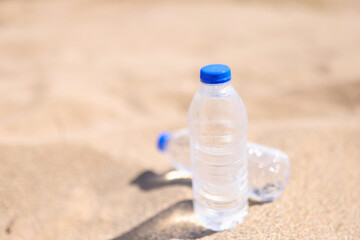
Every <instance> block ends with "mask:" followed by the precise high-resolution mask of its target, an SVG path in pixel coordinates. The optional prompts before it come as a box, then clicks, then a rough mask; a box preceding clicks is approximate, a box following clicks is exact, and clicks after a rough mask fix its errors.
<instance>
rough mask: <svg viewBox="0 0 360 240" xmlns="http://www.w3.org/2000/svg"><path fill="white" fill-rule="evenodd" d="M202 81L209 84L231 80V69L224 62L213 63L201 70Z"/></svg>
mask: <svg viewBox="0 0 360 240" xmlns="http://www.w3.org/2000/svg"><path fill="white" fill-rule="evenodd" d="M200 79H201V82H203V83H207V84H219V83H226V82H228V81H230V80H231V70H230V68H229V67H228V66H226V65H223V64H211V65H207V66H205V67H202V68H201V70H200Z"/></svg>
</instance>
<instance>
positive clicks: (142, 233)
mask: <svg viewBox="0 0 360 240" xmlns="http://www.w3.org/2000/svg"><path fill="white" fill-rule="evenodd" d="M213 233H215V232H214V231H212V230H209V229H206V228H204V227H202V226H201V225H200V224H199V223H198V222H197V221H196V217H195V214H194V211H193V205H192V200H184V201H180V202H178V203H176V204H174V205H172V206H170V207H169V208H167V209H166V210H164V211H162V212H160V213H158V214H156V215H155V216H154V217H152V218H150V219H148V220H147V221H145V222H143V223H141V224H139V225H138V226H136V227H135V228H133V229H131V230H130V231H128V232H126V233H124V234H122V235H121V236H118V237H115V238H113V239H112V240H132V239H160V240H161V239H171V238H176V239H197V238H202V237H204V236H207V235H211V234H213Z"/></svg>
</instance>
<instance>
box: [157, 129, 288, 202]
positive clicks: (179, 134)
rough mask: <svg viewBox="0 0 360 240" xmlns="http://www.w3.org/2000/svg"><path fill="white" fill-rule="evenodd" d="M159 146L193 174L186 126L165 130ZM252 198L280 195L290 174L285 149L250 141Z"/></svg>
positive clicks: (265, 199)
mask: <svg viewBox="0 0 360 240" xmlns="http://www.w3.org/2000/svg"><path fill="white" fill-rule="evenodd" d="M157 146H158V149H159V150H160V151H161V152H162V153H165V154H167V155H168V156H169V159H170V161H171V163H172V165H173V166H174V167H175V168H176V169H177V170H179V171H182V172H184V173H187V174H189V175H191V174H192V170H191V161H190V143H189V131H188V129H186V128H184V129H181V130H178V131H176V132H174V133H170V132H162V133H161V134H160V135H159V137H158V142H157ZM246 147H247V158H248V174H249V176H248V184H249V186H248V187H249V191H248V194H249V198H250V199H251V200H254V201H258V202H268V201H273V200H275V199H277V198H279V197H280V196H281V194H282V192H283V191H284V189H285V187H286V184H287V181H288V179H289V175H290V159H289V157H288V156H287V155H286V154H285V153H284V152H282V151H280V150H278V149H274V148H270V147H266V146H263V145H260V144H256V143H252V142H247V144H246Z"/></svg>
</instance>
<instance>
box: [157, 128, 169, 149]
mask: <svg viewBox="0 0 360 240" xmlns="http://www.w3.org/2000/svg"><path fill="white" fill-rule="evenodd" d="M170 139H171V133H169V132H162V133H160V134H159V137H158V141H157V147H158V149H159V150H160V151H161V152H166V148H167V145H168V143H169V140H170Z"/></svg>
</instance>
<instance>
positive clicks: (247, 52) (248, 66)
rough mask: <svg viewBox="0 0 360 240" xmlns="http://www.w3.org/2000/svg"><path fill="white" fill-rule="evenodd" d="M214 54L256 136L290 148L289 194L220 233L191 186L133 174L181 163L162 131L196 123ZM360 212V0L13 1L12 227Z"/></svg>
mask: <svg viewBox="0 0 360 240" xmlns="http://www.w3.org/2000/svg"><path fill="white" fill-rule="evenodd" d="M210 63H224V64H227V65H229V66H231V68H232V72H233V81H232V83H233V85H234V86H235V87H236V89H237V90H238V92H239V93H240V95H241V96H242V98H243V100H244V102H245V104H246V106H247V109H248V114H249V130H248V133H249V135H248V139H249V140H251V141H254V142H259V143H261V144H266V145H269V146H273V147H277V148H280V149H282V150H283V151H285V152H286V153H288V154H289V156H290V158H291V160H292V172H291V179H290V182H289V184H288V187H287V189H286V191H285V192H284V194H283V196H282V197H281V199H279V200H278V201H275V202H272V203H267V204H263V205H256V204H252V205H251V207H250V209H249V214H248V217H247V218H246V220H245V222H244V223H243V224H242V225H239V226H237V227H236V228H234V229H231V230H229V231H225V232H221V233H213V232H211V231H208V230H206V229H202V228H201V227H200V226H198V224H197V223H196V221H195V222H194V218H193V212H192V208H191V199H192V193H191V189H190V187H189V186H188V183H182V182H181V181H180V182H176V181H175V182H171V181H170V182H168V183H167V182H166V181H165V182H162V183H161V184H160V185H161V186H162V187H155V188H153V189H148V190H142V189H141V188H139V186H137V185H136V184H135V185H134V184H131V182H132V181H133V180H134V179H136V178H137V177H138V176H140V175H141V174H143V173H144V172H145V171H147V170H149V171H152V172H148V175H149V176H150V177H151V176H155V177H154V178H155V181H162V180H164V179H163V177H164V176H167V175H166V173H167V171H168V170H169V169H171V165H170V163H169V162H168V161H167V159H166V157H165V156H162V155H161V154H159V153H158V152H157V150H156V148H155V139H156V136H157V134H158V133H159V132H160V131H161V130H165V129H167V130H172V131H174V130H177V129H178V128H182V127H184V126H186V124H187V120H186V117H187V109H188V106H189V104H190V101H191V98H192V97H193V95H194V94H195V92H196V90H197V89H198V87H199V85H200V84H199V79H198V76H199V69H200V68H201V67H202V66H203V65H206V64H210ZM145 175H146V174H145ZM154 178H153V179H154ZM145 183H146V182H145ZM160 185H159V186H160ZM359 224H360V4H359V2H358V1H327V2H324V1H317V0H308V1H291V2H289V1H280V0H279V1H221V2H220V1H115V0H106V1H100V0H98V1H95V0H90V1H80V0H77V1H70V0H69V1H61V0H58V1H40V0H39V1H38V0H36V1H35V0H34V1H33V0H31V1H25V0H23V1H18V0H1V1H0V239H4V240H6V239H37V240H42V239H61V240H64V239H76V240H81V239H95V240H97V239H99V240H102V239H104V240H105V239H113V238H114V239H118V240H124V239H178V238H181V239H187V238H200V237H203V239H360V226H359Z"/></svg>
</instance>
